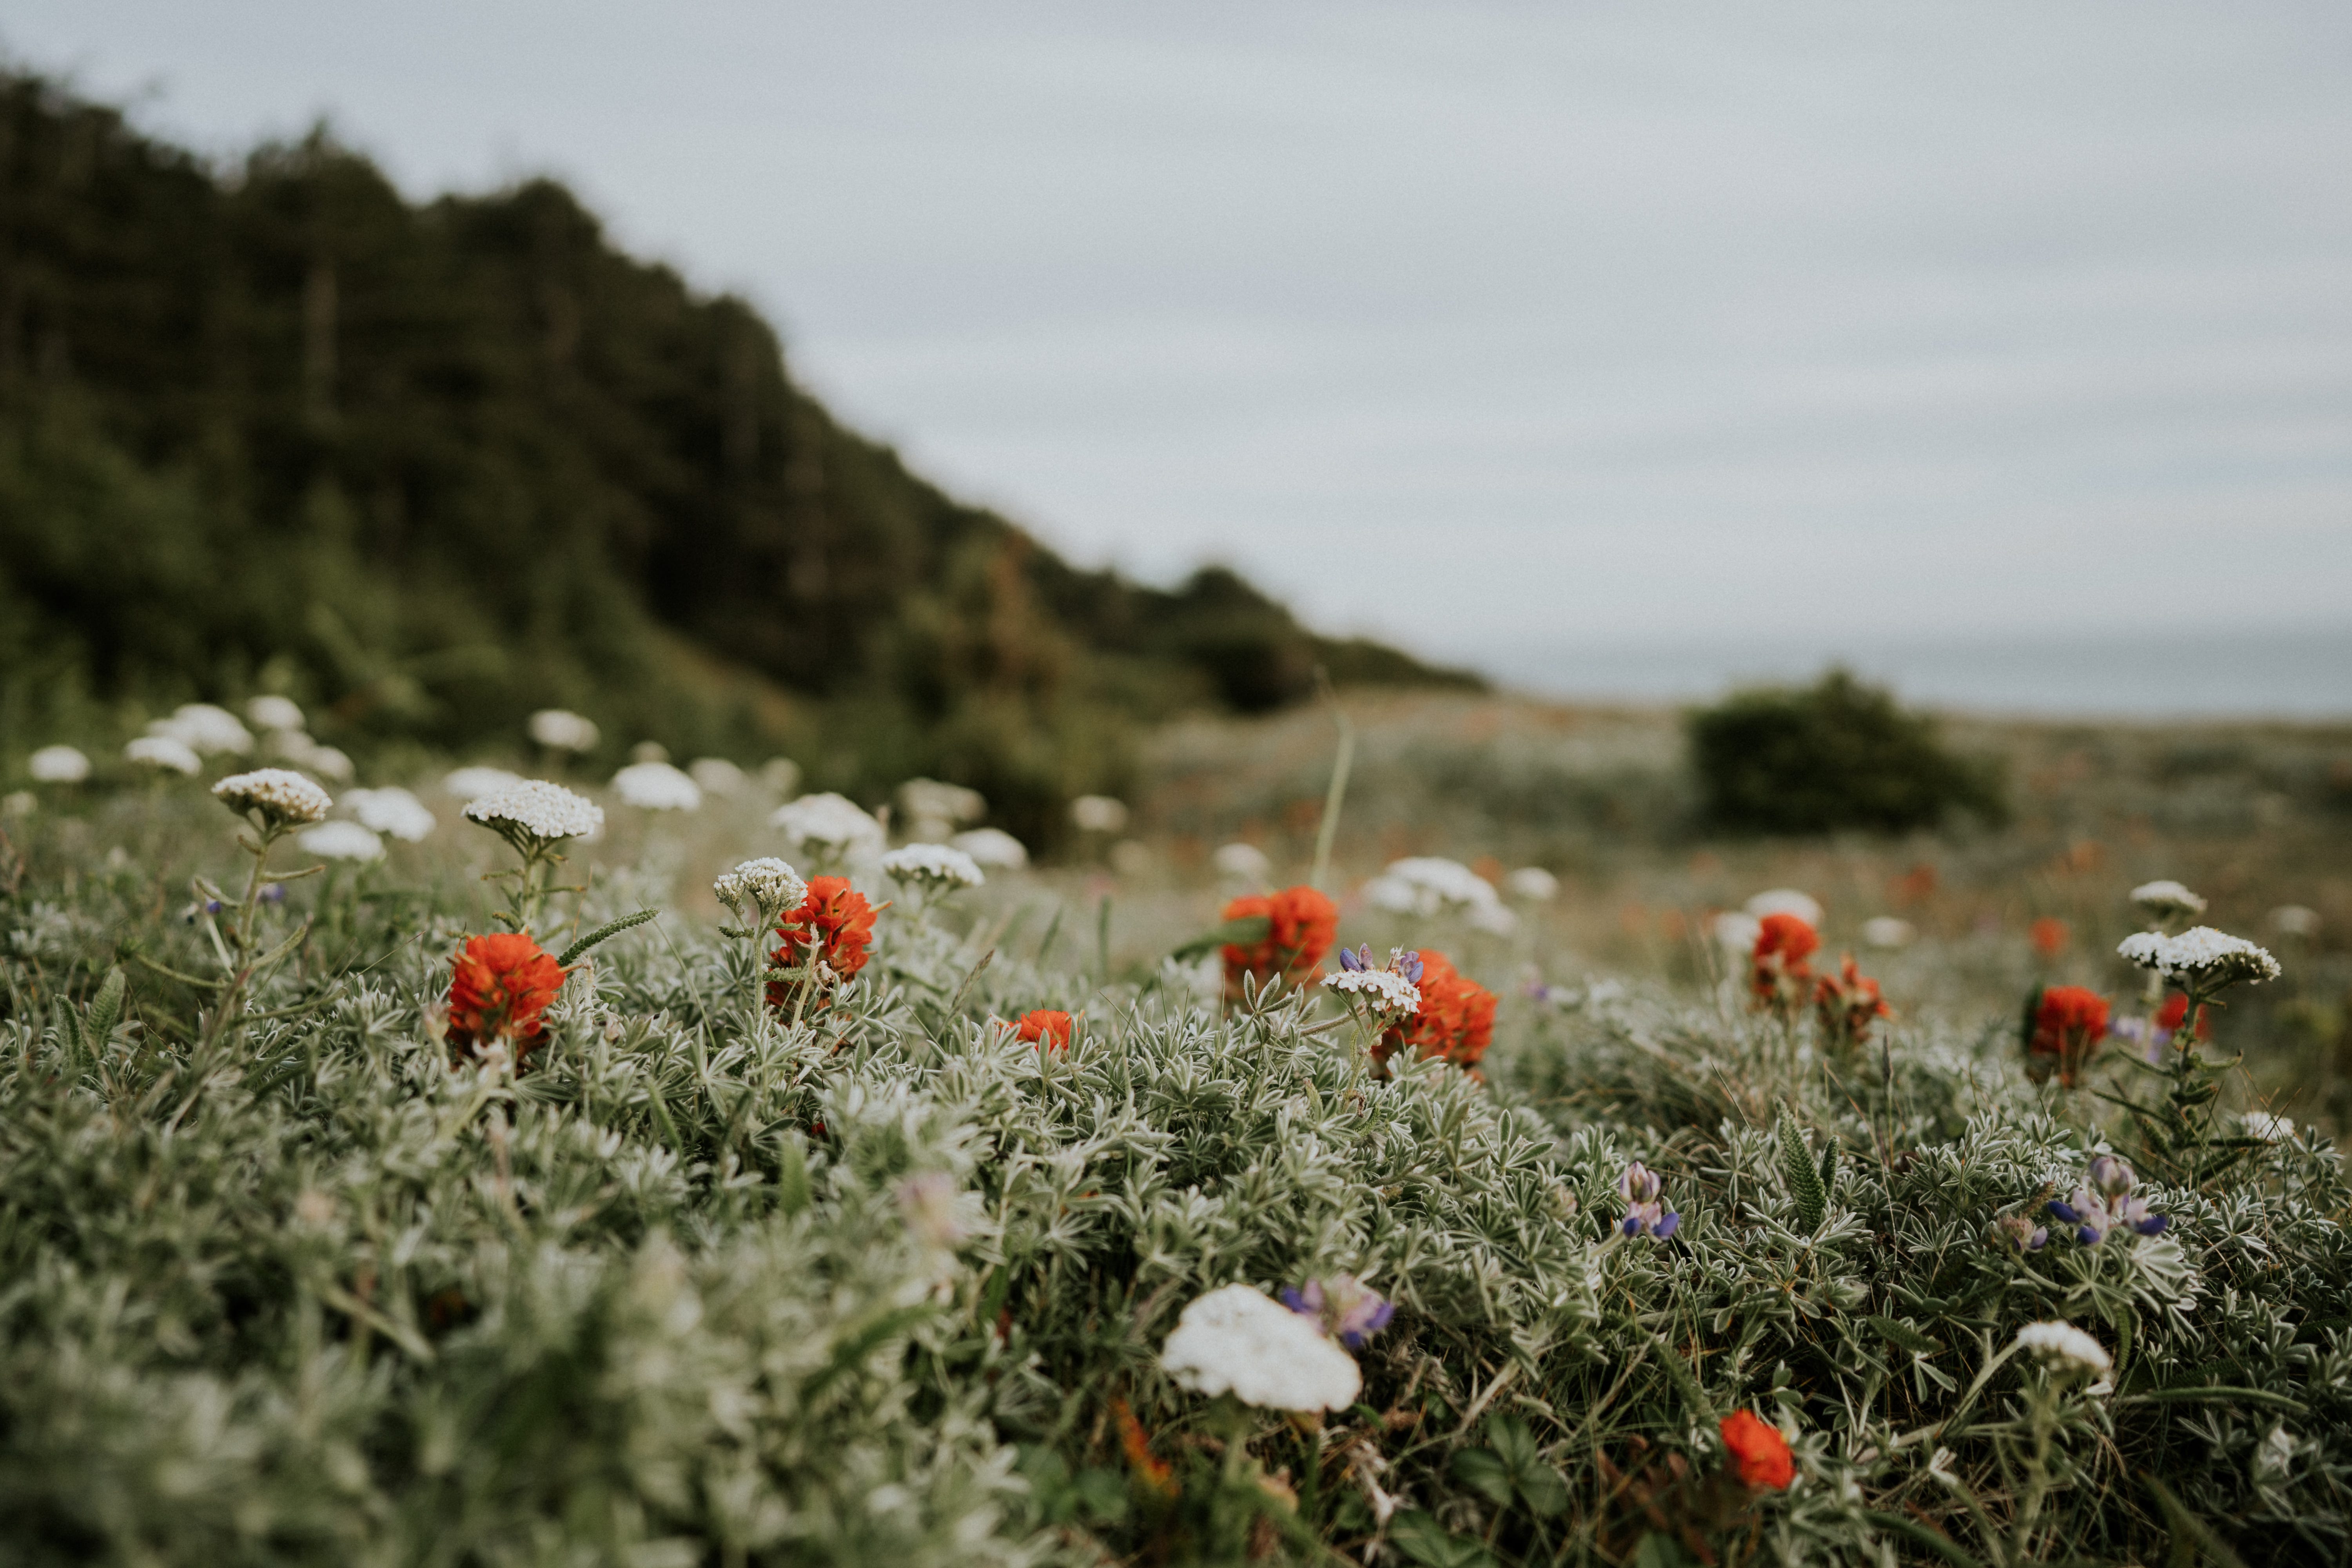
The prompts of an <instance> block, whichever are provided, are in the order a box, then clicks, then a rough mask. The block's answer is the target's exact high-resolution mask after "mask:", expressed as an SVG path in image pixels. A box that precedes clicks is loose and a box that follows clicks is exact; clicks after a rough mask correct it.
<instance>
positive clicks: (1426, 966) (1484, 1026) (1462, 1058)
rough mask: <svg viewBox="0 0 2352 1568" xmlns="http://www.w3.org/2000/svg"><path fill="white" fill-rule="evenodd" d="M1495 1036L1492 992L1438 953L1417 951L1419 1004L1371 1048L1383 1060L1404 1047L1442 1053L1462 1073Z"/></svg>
mask: <svg viewBox="0 0 2352 1568" xmlns="http://www.w3.org/2000/svg"><path fill="white" fill-rule="evenodd" d="M1494 1037H1495V994H1494V993H1493V992H1492V991H1489V990H1487V989H1486V987H1485V986H1483V985H1481V984H1478V983H1477V982H1476V981H1475V980H1473V979H1471V978H1470V977H1469V976H1468V975H1466V974H1465V973H1462V972H1461V971H1460V970H1458V969H1456V968H1454V965H1453V963H1451V962H1449V961H1448V960H1447V958H1446V956H1445V955H1444V953H1442V952H1430V951H1428V950H1427V949H1425V948H1424V949H1423V951H1422V952H1421V1008H1420V1010H1419V1011H1418V1012H1416V1013H1414V1014H1413V1016H1412V1017H1410V1018H1406V1019H1404V1020H1402V1022H1400V1023H1398V1024H1396V1025H1394V1026H1391V1028H1390V1029H1389V1030H1388V1032H1387V1033H1385V1034H1383V1035H1382V1036H1381V1038H1380V1042H1379V1044H1377V1045H1375V1046H1374V1047H1372V1055H1373V1057H1374V1058H1376V1059H1378V1060H1380V1061H1382V1062H1385V1061H1387V1060H1388V1059H1389V1058H1390V1057H1391V1056H1393V1055H1395V1054H1396V1053H1397V1052H1398V1051H1399V1050H1402V1049H1404V1048H1405V1047H1411V1048H1412V1054H1413V1055H1414V1056H1420V1057H1443V1058H1445V1059H1446V1060H1447V1061H1449V1062H1452V1063H1453V1064H1454V1066H1455V1067H1458V1068H1462V1069H1463V1070H1464V1071H1465V1072H1470V1071H1473V1070H1475V1068H1477V1066H1478V1058H1481V1057H1483V1056H1485V1055H1486V1047H1487V1046H1488V1045H1489V1044H1491V1043H1492V1042H1493V1040H1494Z"/></svg>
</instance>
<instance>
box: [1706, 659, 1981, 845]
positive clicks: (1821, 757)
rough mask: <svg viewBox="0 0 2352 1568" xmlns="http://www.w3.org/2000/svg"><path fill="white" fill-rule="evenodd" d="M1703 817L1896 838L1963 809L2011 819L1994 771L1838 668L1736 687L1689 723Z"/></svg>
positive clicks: (1737, 826)
mask: <svg viewBox="0 0 2352 1568" xmlns="http://www.w3.org/2000/svg"><path fill="white" fill-rule="evenodd" d="M1689 735H1690V760H1691V769H1692V772H1693V773H1695V774H1696V779H1697V783H1698V787H1699V792H1700V795H1701V796H1702V801H1703V806H1702V809H1703V810H1704V812H1705V815H1706V820H1707V822H1708V824H1709V825H1710V826H1716V827H1720V828H1725V829H1727V830H1730V831H1732V832H1738V833H1827V832H1832V831H1833V830H1835V829H1838V828H1843V827H1860V828H1868V829H1873V830H1875V831H1879V832H1885V833H1901V832H1905V831H1907V830H1909V829H1912V828H1918V827H1932V826H1936V825H1937V823H1939V822H1942V821H1943V820H1945V819H1946V818H1947V817H1948V816H1951V815H1953V814H1954V813H1956V812H1968V813H1972V814H1974V815H1976V816H1980V817H1983V818H1985V819H1987V820H1989V821H1993V822H2000V821H2002V820H2005V819H2006V817H2007V815H2008V807H2007V805H2006V803H2005V802H2004V800H2003V799H2002V795H2001V790H2000V781H1999V778H1998V776H1997V774H1996V773H1994V772H1993V771H1992V769H1991V768H1990V767H1989V766H1987V765H1984V764H1981V763H1973V762H1970V761H1969V760H1967V759H1965V758H1961V757H1958V756H1955V755H1954V754H1953V753H1952V752H1948V751H1947V750H1946V749H1945V748H1944V746H1943V744H1942V742H1941V741H1940V740H1939V739H1938V737H1937V733H1936V726H1935V723H1934V721H1931V720H1929V719H1927V718H1925V717H1923V716H1921V715H1918V714H1915V713H1906V712H1905V711H1904V710H1902V709H1901V708H1900V707H1898V706H1897V705H1896V704H1895V699H1894V698H1893V697H1892V696H1891V695H1889V694H1888V693H1887V692H1885V691H1883V690H1881V689H1878V688H1876V687H1872V686H1865V685H1864V684H1863V683H1862V682H1860V681H1858V680H1856V679H1854V678H1853V676H1852V675H1850V674H1848V673H1847V672H1846V671H1844V670H1842V669H1833V670H1831V671H1830V672H1829V673H1828V674H1827V675H1824V676H1823V677H1822V679H1821V680H1820V681H1819V682H1818V683H1817V684H1815V685H1814V686H1812V687H1811V688H1808V689H1804V690H1801V691H1790V690H1756V691H1740V692H1735V693H1733V694H1732V695H1731V696H1730V697H1728V698H1726V699H1725V700H1723V701H1721V702H1719V703H1717V705H1716V706H1714V707H1712V708H1706V709H1702V710H1699V711H1698V712H1696V713H1694V714H1692V715H1691V717H1690V720H1689Z"/></svg>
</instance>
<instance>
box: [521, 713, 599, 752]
mask: <svg viewBox="0 0 2352 1568" xmlns="http://www.w3.org/2000/svg"><path fill="white" fill-rule="evenodd" d="M530 738H531V739H532V740H534V741H536V742H539V743H540V744H541V745H542V746H545V747H546V748H547V749H548V750H549V751H551V752H593V751H594V750H595V749H596V742H598V741H600V740H602V739H603V738H604V731H601V730H599V729H597V728H596V721H594V720H593V719H586V718H583V717H582V716H581V715H579V714H577V713H574V712H572V710H570V709H568V708H542V709H541V710H539V711H538V712H536V713H534V714H532V715H531V716H530Z"/></svg>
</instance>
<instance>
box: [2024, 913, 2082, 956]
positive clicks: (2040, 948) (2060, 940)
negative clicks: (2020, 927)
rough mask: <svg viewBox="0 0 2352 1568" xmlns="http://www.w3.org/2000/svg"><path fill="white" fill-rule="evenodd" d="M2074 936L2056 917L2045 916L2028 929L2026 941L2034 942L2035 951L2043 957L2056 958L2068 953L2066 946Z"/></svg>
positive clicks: (2064, 923) (2063, 922)
mask: <svg viewBox="0 0 2352 1568" xmlns="http://www.w3.org/2000/svg"><path fill="white" fill-rule="evenodd" d="M2073 939H2074V932H2073V931H2071V930H2069V929H2068V928H2067V925H2066V922H2065V921H2062V920H2060V919H2058V918H2057V917H2056V916H2055V915H2043V916H2042V918H2041V919H2040V920H2038V921H2034V922H2033V923H2032V925H2031V926H2028V927H2027V928H2026V931H2025V940H2026V941H2028V942H2032V944H2033V951H2034V952H2038V953H2040V954H2041V955H2042V957H2044V958H2055V957H2057V956H2058V955H2059V954H2060V953H2062V952H2065V951H2066V944H2067V942H2070V941H2072V940H2073Z"/></svg>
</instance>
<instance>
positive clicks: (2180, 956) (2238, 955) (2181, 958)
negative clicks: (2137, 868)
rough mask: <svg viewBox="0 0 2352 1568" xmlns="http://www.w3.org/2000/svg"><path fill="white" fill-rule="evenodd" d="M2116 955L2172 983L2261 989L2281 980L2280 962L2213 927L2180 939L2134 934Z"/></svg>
mask: <svg viewBox="0 0 2352 1568" xmlns="http://www.w3.org/2000/svg"><path fill="white" fill-rule="evenodd" d="M2116 952H2119V953H2121V954H2122V955H2123V956H2124V957H2126V958H2127V959H2129V960H2131V961H2132V962H2133V963H2137V964H2138V965H2139V966H2140V967H2141V968H2142V969H2153V970H2155V971H2156V972H2157V973H2158V974H2161V975H2164V976H2166V977H2167V978H2168V979H2173V980H2193V981H2195V982H2197V983H2198V984H2200V986H2212V985H2228V984H2234V983H2236V982H2238V981H2241V980H2246V981H2252V983H2253V984H2257V985H2259V984H2262V983H2263V981H2265V980H2276V979H2277V978H2278V977H2279V965H2278V960H2277V959H2275V958H2273V957H2272V956H2271V955H2270V954H2269V953H2268V952H2264V951H2263V949H2261V948H2259V947H2256V946H2255V945H2254V944H2253V943H2252V942H2248V941H2247V940H2246V939H2245V938H2244V937H2242V936H2231V935H2230V934H2229V933H2228V932H2227V931H2215V930H2214V929H2213V928H2212V927H2211V926H2192V927H2190V928H2189V930H2187V931H2182V932H2181V933H2180V934H2179V936H2166V935H2165V934H2164V933H2163V932H2161V931H2134V932H2133V933H2132V934H2131V935H2129V936H2127V937H2126V938H2124V940H2123V941H2122V942H2120V943H2119V944H2118V945H2117V946H2116Z"/></svg>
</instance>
